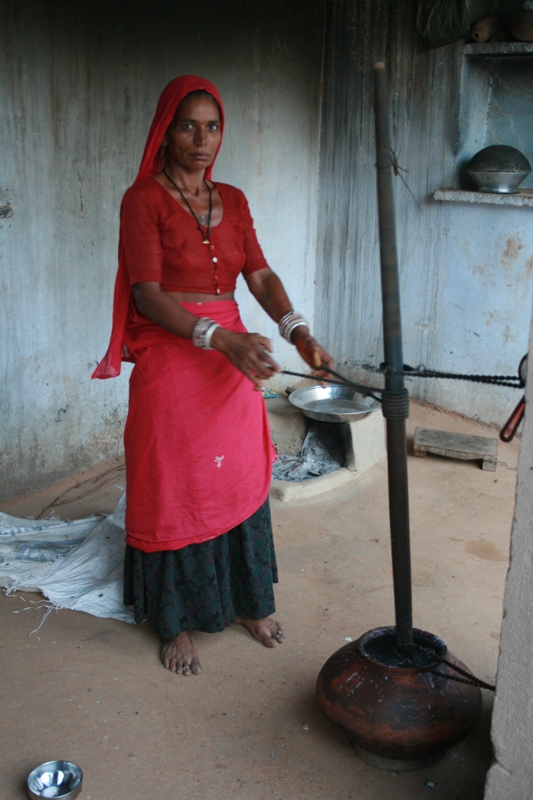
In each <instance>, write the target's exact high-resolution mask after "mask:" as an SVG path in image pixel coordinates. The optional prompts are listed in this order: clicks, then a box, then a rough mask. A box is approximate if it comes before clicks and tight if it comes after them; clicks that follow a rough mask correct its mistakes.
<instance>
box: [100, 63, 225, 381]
mask: <svg viewBox="0 0 533 800" xmlns="http://www.w3.org/2000/svg"><path fill="white" fill-rule="evenodd" d="M196 91H205V92H208V93H209V94H210V95H212V96H213V97H214V98H215V100H216V102H217V103H218V107H219V109H220V129H221V133H222V134H223V133H224V107H223V105H222V100H221V99H220V95H219V93H218V91H217V89H216V87H215V86H214V84H212V83H211V82H210V81H208V80H205V79H204V78H198V77H196V76H195V75H182V76H181V77H179V78H175V79H174V80H173V81H170V83H169V84H168V85H167V86H166V87H165V88H164V89H163V92H162V93H161V97H160V98H159V102H158V104H157V109H156V112H155V116H154V119H153V121H152V125H151V127H150V132H149V134H148V139H147V142H146V146H145V148H144V154H143V157H142V161H141V166H140V168H139V172H138V174H137V177H136V178H135V183H137V181H139V180H142V179H143V178H149V177H151V176H152V175H156V174H157V173H158V172H161V169H162V168H163V167H164V166H165V162H164V156H163V154H162V149H161V144H162V142H163V138H164V136H165V133H166V132H167V129H168V126H169V125H170V123H171V122H172V120H173V119H174V115H175V113H176V110H177V108H178V106H179V104H180V103H181V101H182V100H183V99H184V97H186V96H187V95H188V94H190V93H191V92H196ZM220 143H222V137H221V139H220ZM219 150H220V145H219V147H218V150H217V152H216V153H215V158H214V159H213V164H214V163H215V159H216V157H217V155H218V152H219ZM213 164H211V166H210V167H208V169H207V170H206V174H205V177H206V178H207V179H208V180H209V179H210V178H211V172H212V169H213ZM130 298H131V289H130V282H129V278H128V272H127V268H126V258H125V254H124V246H123V243H122V236H121V235H120V237H119V247H118V271H117V277H116V281H115V294H114V299H113V327H112V330H111V339H110V342H109V347H108V349H107V353H106V354H105V356H104V358H103V359H102V361H101V362H100V363H99V364H98V366H97V367H96V369H95V370H94V372H93V374H92V377H93V378H116V377H117V375H120V368H121V362H122V361H133V360H134V359H133V357H132V356H131V355H130V353H129V352H128V349H127V348H126V347H125V346H124V344H123V336H124V328H125V325H126V318H127V315H128V308H129V304H130Z"/></svg>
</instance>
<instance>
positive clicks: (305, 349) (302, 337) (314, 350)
mask: <svg viewBox="0 0 533 800" xmlns="http://www.w3.org/2000/svg"><path fill="white" fill-rule="evenodd" d="M292 341H293V342H294V345H295V347H296V349H297V350H298V353H299V354H300V356H301V357H302V358H303V360H304V361H305V362H306V364H309V366H310V367H312V368H313V374H314V375H315V376H316V377H317V378H325V377H326V376H327V374H328V373H327V372H325V371H324V370H321V369H320V367H321V366H324V367H328V368H329V369H333V364H334V363H335V362H334V360H333V358H332V357H331V356H330V354H329V353H327V352H326V350H324V348H323V347H322V346H321V345H320V344H319V343H318V342H317V340H316V339H315V338H314V336H311V334H310V333H309V330H308V329H307V328H306V327H305V326H304V325H299V326H298V327H297V328H295V329H294V331H293V333H292Z"/></svg>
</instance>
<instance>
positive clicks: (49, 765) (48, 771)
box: [26, 761, 83, 800]
mask: <svg viewBox="0 0 533 800" xmlns="http://www.w3.org/2000/svg"><path fill="white" fill-rule="evenodd" d="M82 781H83V772H82V771H81V769H80V768H79V767H78V765H77V764H74V763H73V762H72V761H46V762H45V763H44V764H39V766H38V767H35V769H34V770H32V771H31V772H30V774H29V775H28V780H27V782H26V783H27V787H28V796H29V797H30V798H31V800H45V798H49V797H59V798H61V800H74V798H75V797H77V796H78V795H79V793H80V791H81V786H82Z"/></svg>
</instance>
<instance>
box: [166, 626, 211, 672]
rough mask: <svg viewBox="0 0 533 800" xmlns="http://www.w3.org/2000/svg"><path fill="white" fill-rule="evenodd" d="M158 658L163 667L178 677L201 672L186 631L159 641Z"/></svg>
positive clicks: (189, 636)
mask: <svg viewBox="0 0 533 800" xmlns="http://www.w3.org/2000/svg"><path fill="white" fill-rule="evenodd" d="M159 656H160V658H161V661H162V662H163V664H164V666H165V667H166V668H167V669H169V670H170V671H171V672H176V673H178V675H190V674H191V673H192V674H193V675H198V674H199V673H200V672H201V671H202V667H201V666H200V662H199V661H198V654H197V652H196V649H195V647H194V645H193V643H192V639H191V634H190V633H189V632H188V631H183V633H178V635H177V636H174V638H173V639H161V650H160V651H159Z"/></svg>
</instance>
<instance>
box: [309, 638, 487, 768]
mask: <svg viewBox="0 0 533 800" xmlns="http://www.w3.org/2000/svg"><path fill="white" fill-rule="evenodd" d="M413 633H414V643H415V648H414V651H413V656H412V662H411V664H410V665H404V664H402V659H401V658H399V657H398V654H397V653H396V634H395V628H394V627H387V628H376V629H374V630H371V631H368V632H367V633H365V634H363V636H361V637H360V638H359V639H358V640H357V641H356V642H351V643H350V644H347V645H345V646H344V647H342V648H341V649H340V650H338V651H337V652H336V653H334V654H333V655H332V656H331V658H329V659H328V661H326V663H325V664H324V666H323V667H322V670H321V672H320V674H319V676H318V680H317V695H318V701H319V703H320V706H321V707H322V709H323V711H324V712H325V713H326V714H327V715H328V717H330V718H331V719H332V720H333V721H334V722H336V723H337V724H338V725H340V726H341V727H342V728H343V729H344V731H345V732H346V733H347V735H348V737H349V738H350V740H351V741H352V742H353V744H354V745H355V746H356V749H358V750H359V752H360V754H361V755H362V757H363V758H364V759H365V760H366V761H368V762H369V763H373V764H374V765H375V766H379V767H382V768H384V769H416V768H419V767H423V766H427V764H429V763H433V762H434V761H437V760H438V759H439V758H440V757H441V756H442V755H443V754H444V752H445V751H446V750H447V749H448V748H449V747H451V746H452V745H454V744H456V743H457V742H458V741H460V740H461V739H462V738H463V737H464V736H466V735H467V734H468V733H469V732H470V731H471V730H472V728H473V727H474V725H475V723H476V722H477V719H478V717H479V714H480V711H481V691H480V689H479V688H478V687H476V686H472V685H468V684H465V683H459V682H457V681H455V680H451V679H448V678H447V677H440V676H438V675H435V674H434V672H433V671H434V670H436V671H438V672H441V673H443V674H444V675H445V676H447V675H450V676H455V677H459V678H461V677H462V676H461V675H458V674H457V673H455V672H454V671H453V670H452V669H451V668H450V667H449V666H447V665H446V664H445V663H444V659H446V660H447V661H449V662H450V663H451V664H453V665H456V666H458V667H460V668H461V669H464V670H466V671H468V669H467V667H466V666H465V665H464V664H463V663H462V662H461V661H459V659H458V658H456V657H455V656H454V655H453V653H450V652H449V651H448V650H447V647H446V645H445V644H444V642H443V641H442V640H441V639H439V638H438V637H437V636H434V635H433V634H431V633H428V632H427V631H421V630H417V629H415V630H414V632H413ZM387 762H390V763H389V764H387Z"/></svg>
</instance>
